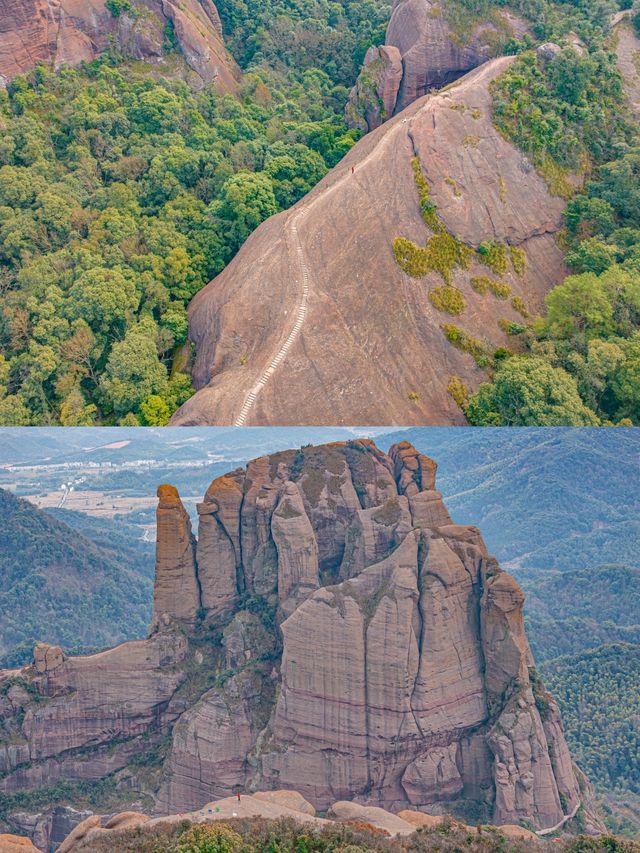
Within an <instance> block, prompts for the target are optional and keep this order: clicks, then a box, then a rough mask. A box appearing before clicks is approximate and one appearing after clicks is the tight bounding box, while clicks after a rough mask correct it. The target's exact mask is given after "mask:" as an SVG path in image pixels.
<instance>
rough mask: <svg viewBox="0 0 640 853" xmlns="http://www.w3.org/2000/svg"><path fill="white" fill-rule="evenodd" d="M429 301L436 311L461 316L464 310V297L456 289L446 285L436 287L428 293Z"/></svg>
mask: <svg viewBox="0 0 640 853" xmlns="http://www.w3.org/2000/svg"><path fill="white" fill-rule="evenodd" d="M429 300H430V301H431V304H432V305H433V306H434V308H437V309H438V311H444V312H445V313H446V314H451V315H452V316H454V317H455V316H457V315H458V314H462V312H463V311H464V309H465V308H466V305H465V301H464V296H463V295H462V293H461V292H460V291H459V290H458V289H457V288H456V287H451V285H449V284H447V285H445V286H444V287H436V288H435V289H434V290H432V291H431V292H430V293H429Z"/></svg>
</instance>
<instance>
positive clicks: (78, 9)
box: [0, 0, 240, 92]
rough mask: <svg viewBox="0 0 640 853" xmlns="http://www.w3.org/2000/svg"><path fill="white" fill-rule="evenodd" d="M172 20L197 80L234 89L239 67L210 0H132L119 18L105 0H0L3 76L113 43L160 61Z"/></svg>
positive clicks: (189, 72)
mask: <svg viewBox="0 0 640 853" xmlns="http://www.w3.org/2000/svg"><path fill="white" fill-rule="evenodd" d="M167 26H171V27H172V29H173V32H174V33H175V37H176V39H177V42H178V44H179V46H180V49H181V53H182V56H183V58H184V62H185V75H186V79H187V80H188V81H189V82H190V83H191V84H192V85H194V86H196V87H198V86H202V85H204V84H208V83H215V85H216V87H217V88H219V90H220V91H223V92H233V91H235V90H236V88H237V84H238V81H239V76H240V75H239V70H238V67H237V66H236V64H235V62H234V61H233V59H232V58H231V57H230V55H229V53H228V52H227V51H226V49H225V47H224V43H223V41H222V29H221V26H220V17H219V15H218V11H217V9H216V7H215V5H214V4H213V2H212V0H203V2H198V0H182V2H179V3H178V2H173V0H146V2H144V3H143V2H141V0H133V2H132V6H131V9H130V10H123V11H122V12H121V13H120V15H119V16H117V17H114V16H113V15H112V13H111V12H110V11H109V9H108V8H107V7H106V6H105V2H104V0H24V2H23V0H0V83H2V81H4V82H5V83H6V82H7V81H8V80H11V79H12V78H13V77H15V76H16V74H24V73H25V72H27V71H30V70H31V69H32V68H34V66H35V65H36V64H37V63H38V62H45V63H51V64H52V65H53V67H54V68H59V67H60V66H62V65H78V64H79V63H81V62H90V61H91V60H93V59H95V58H96V57H97V56H99V55H100V53H102V52H103V51H104V50H106V49H107V48H108V47H109V46H111V44H112V43H114V42H115V44H116V45H117V46H118V47H119V48H120V50H121V51H122V53H124V54H125V55H126V56H129V57H131V58H133V59H141V60H145V61H147V62H153V63H160V62H161V61H162V59H163V56H164V47H163V45H164V42H165V39H166V36H165V29H166V27H167Z"/></svg>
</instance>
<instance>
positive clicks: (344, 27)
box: [216, 0, 391, 95]
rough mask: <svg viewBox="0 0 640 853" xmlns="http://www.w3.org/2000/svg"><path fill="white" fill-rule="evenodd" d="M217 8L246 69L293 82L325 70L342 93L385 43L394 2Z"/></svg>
mask: <svg viewBox="0 0 640 853" xmlns="http://www.w3.org/2000/svg"><path fill="white" fill-rule="evenodd" d="M216 6H217V8H218V11H219V12H220V17H221V18H222V24H223V29H224V35H225V41H226V43H227V45H228V46H229V47H230V49H231V51H232V53H233V54H234V56H235V57H236V59H237V60H238V61H239V63H240V65H241V66H242V67H244V68H247V67H248V68H251V67H257V66H261V67H267V68H269V69H272V70H274V71H275V72H276V73H287V74H289V73H290V74H291V75H292V76H293V77H294V78H299V77H300V75H301V74H303V73H304V72H305V71H307V70H309V69H312V68H320V69H322V70H323V71H324V72H326V73H327V74H328V75H329V76H330V77H331V79H332V80H333V81H334V82H335V83H336V84H338V85H341V86H343V87H351V86H352V85H353V83H354V81H355V78H356V77H357V75H358V72H359V70H360V66H361V65H362V60H363V59H364V55H365V53H366V51H367V49H368V48H369V47H370V46H371V45H372V44H381V43H382V42H383V41H384V31H385V29H386V26H387V23H388V21H389V14H390V10H391V2H390V0H341V2H339V3H337V2H333V0H219V2H217V3H216ZM344 94H345V95H346V90H345V92H344Z"/></svg>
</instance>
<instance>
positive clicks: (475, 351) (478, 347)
mask: <svg viewBox="0 0 640 853" xmlns="http://www.w3.org/2000/svg"><path fill="white" fill-rule="evenodd" d="M440 328H441V329H442V331H443V332H444V336H445V338H446V339H447V340H448V341H449V343H450V344H453V346H454V347H456V349H459V350H462V352H467V353H469V355H471V356H473V359H474V360H475V362H476V364H477V365H478V367H486V366H487V365H488V364H489V355H488V353H487V351H486V349H485V347H484V345H483V344H482V343H481V342H480V341H478V340H476V339H475V338H473V337H472V336H471V335H470V334H469V333H468V332H465V330H464V329H461V328H460V327H459V326H454V325H453V324H452V323H445V324H444V325H442V326H440Z"/></svg>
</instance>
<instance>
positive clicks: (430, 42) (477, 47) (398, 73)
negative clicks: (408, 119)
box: [346, 0, 527, 132]
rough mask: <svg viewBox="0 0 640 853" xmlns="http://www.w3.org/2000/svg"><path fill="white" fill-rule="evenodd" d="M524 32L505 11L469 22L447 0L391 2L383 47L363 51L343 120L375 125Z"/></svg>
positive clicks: (365, 127)
mask: <svg viewBox="0 0 640 853" xmlns="http://www.w3.org/2000/svg"><path fill="white" fill-rule="evenodd" d="M456 17H457V18H458V21H456ZM526 29H527V25H526V24H525V23H524V21H522V20H521V19H520V18H518V17H516V16H515V15H513V14H512V13H510V12H509V11H508V10H506V9H501V10H500V11H498V10H497V9H494V10H492V13H491V15H490V16H488V17H487V16H486V15H485V16H483V18H482V20H480V19H476V20H474V18H473V15H472V14H470V13H469V12H468V11H466V12H463V13H462V14H461V9H460V7H459V5H458V4H456V3H450V2H449V0H395V3H394V6H393V11H392V13H391V20H390V21H389V26H388V27H387V33H386V37H385V43H384V45H382V46H381V47H378V48H371V49H370V51H369V52H368V53H367V55H366V57H365V61H364V67H363V69H362V72H361V74H360V76H359V78H358V81H357V83H356V85H355V87H354V89H353V91H352V92H351V96H350V98H349V102H348V104H347V108H346V118H347V122H348V123H349V124H350V125H351V126H352V127H357V128H359V129H360V130H362V131H365V132H366V131H368V130H373V129H374V128H376V127H379V125H381V124H382V122H383V121H384V120H385V119H387V118H389V117H390V116H392V115H395V114H396V113H399V112H401V111H402V110H403V109H404V108H405V107H408V106H409V104H412V103H413V102H414V101H415V100H417V99H418V98H421V97H422V96H423V95H425V94H426V93H427V92H429V91H431V90H433V89H440V88H441V87H442V86H445V85H447V84H448V83H451V82H453V81H454V80H457V79H458V77H461V76H462V75H463V74H466V73H467V71H470V70H471V69H472V68H476V67H477V66H478V65H482V63H483V62H487V61H488V60H489V59H491V58H492V57H495V56H497V55H498V54H499V53H500V52H501V49H502V47H503V46H504V44H505V43H506V42H507V41H508V40H509V39H510V38H513V37H519V36H522V35H523V33H524V32H525V31H526Z"/></svg>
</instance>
